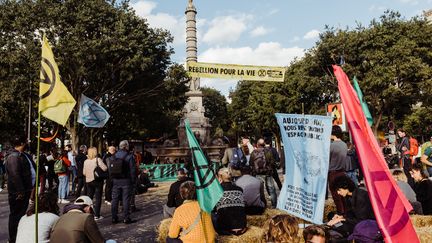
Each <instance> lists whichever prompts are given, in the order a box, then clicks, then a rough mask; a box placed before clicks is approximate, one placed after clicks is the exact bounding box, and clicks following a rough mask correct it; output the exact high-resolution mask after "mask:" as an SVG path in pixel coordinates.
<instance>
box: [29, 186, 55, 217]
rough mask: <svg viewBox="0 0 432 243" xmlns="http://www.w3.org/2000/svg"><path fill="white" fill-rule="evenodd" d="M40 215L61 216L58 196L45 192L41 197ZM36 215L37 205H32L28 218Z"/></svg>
mask: <svg viewBox="0 0 432 243" xmlns="http://www.w3.org/2000/svg"><path fill="white" fill-rule="evenodd" d="M38 211H39V213H44V212H46V213H53V214H55V215H59V214H60V209H59V206H58V205H57V194H56V193H53V192H45V193H42V194H41V195H40V196H39V208H38ZM34 213H35V204H32V205H31V206H30V208H29V210H27V213H26V214H27V216H31V215H33V214H34Z"/></svg>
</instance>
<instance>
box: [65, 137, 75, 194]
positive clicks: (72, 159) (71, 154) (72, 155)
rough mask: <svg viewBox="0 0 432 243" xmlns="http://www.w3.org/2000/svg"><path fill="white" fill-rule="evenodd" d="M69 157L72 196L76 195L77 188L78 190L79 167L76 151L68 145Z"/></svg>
mask: <svg viewBox="0 0 432 243" xmlns="http://www.w3.org/2000/svg"><path fill="white" fill-rule="evenodd" d="M66 150H67V151H68V152H67V157H68V160H69V161H70V162H71V166H70V167H69V171H70V174H71V182H72V188H71V189H72V190H71V191H70V194H72V195H74V194H75V188H76V182H75V178H76V177H77V165H76V161H75V151H73V150H72V146H71V145H70V144H68V145H66Z"/></svg>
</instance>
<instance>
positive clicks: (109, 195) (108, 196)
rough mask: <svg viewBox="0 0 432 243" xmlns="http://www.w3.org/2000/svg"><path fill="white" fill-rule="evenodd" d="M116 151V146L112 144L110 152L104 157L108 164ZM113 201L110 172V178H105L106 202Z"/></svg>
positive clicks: (109, 203)
mask: <svg viewBox="0 0 432 243" xmlns="http://www.w3.org/2000/svg"><path fill="white" fill-rule="evenodd" d="M115 153H116V147H115V146H113V145H111V146H109V147H108V152H107V153H106V154H105V155H104V157H103V158H102V160H103V162H104V163H105V165H106V166H109V165H108V162H109V158H110V157H111V156H113V155H114V154H115ZM111 201H112V178H111V176H110V175H109V173H108V178H107V179H106V180H105V203H106V204H108V205H111Z"/></svg>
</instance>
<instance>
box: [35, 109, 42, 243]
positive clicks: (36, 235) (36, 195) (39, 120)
mask: <svg viewBox="0 0 432 243" xmlns="http://www.w3.org/2000/svg"><path fill="white" fill-rule="evenodd" d="M38 109H39V108H38ZM40 124H41V113H40V111H38V128H37V133H38V135H37V149H36V189H35V222H36V223H35V240H36V241H35V242H36V243H38V242H39V240H38V221H39V217H38V213H39V210H38V209H39V208H38V206H39V158H40Z"/></svg>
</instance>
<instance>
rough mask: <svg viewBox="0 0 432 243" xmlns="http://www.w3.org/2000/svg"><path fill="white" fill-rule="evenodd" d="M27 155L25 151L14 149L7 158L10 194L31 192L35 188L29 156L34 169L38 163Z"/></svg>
mask: <svg viewBox="0 0 432 243" xmlns="http://www.w3.org/2000/svg"><path fill="white" fill-rule="evenodd" d="M25 156H26V155H25V154H24V153H20V152H19V151H17V150H15V149H14V150H13V151H12V152H11V153H10V154H9V156H8V157H7V159H6V162H5V166H6V173H7V175H8V192H9V193H10V194H15V193H23V192H29V191H31V190H32V189H33V185H32V174H31V170H30V164H29V162H28V160H27V158H29V159H30V160H31V162H32V165H33V169H35V168H36V164H35V163H34V162H33V160H32V159H31V156H30V155H27V158H26V157H25Z"/></svg>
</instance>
